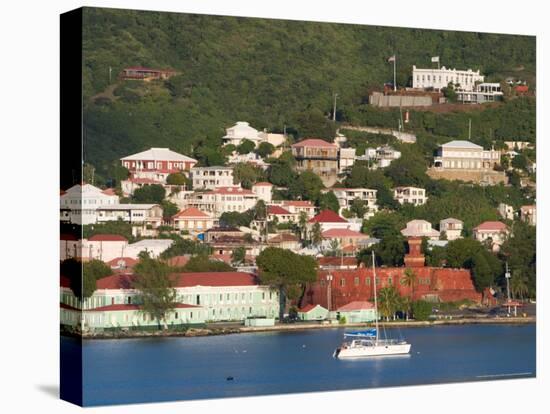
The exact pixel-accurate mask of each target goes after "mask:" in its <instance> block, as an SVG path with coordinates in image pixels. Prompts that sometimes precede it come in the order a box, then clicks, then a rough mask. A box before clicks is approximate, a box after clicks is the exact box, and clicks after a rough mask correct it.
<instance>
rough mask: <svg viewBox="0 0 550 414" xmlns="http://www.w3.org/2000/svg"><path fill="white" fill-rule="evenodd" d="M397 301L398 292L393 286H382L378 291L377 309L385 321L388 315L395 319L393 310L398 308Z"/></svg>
mask: <svg viewBox="0 0 550 414" xmlns="http://www.w3.org/2000/svg"><path fill="white" fill-rule="evenodd" d="M399 301H400V297H399V294H398V293H397V290H395V288H394V287H393V286H392V287H385V288H382V289H380V291H379V292H378V310H379V311H380V314H381V315H382V316H384V317H385V318H386V320H387V321H389V320H390V316H392V317H394V319H395V312H397V309H398V308H399Z"/></svg>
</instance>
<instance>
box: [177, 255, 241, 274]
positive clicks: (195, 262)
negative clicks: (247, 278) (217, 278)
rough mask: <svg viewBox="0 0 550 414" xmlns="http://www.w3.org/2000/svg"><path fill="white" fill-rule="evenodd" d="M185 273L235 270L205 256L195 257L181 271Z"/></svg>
mask: <svg viewBox="0 0 550 414" xmlns="http://www.w3.org/2000/svg"><path fill="white" fill-rule="evenodd" d="M180 270H181V271H182V272H184V273H193V272H231V271H233V270H235V269H234V268H233V267H231V266H229V265H228V264H227V263H225V262H222V261H219V260H212V259H210V258H209V257H208V256H206V255H204V254H199V255H196V256H193V257H191V258H190V259H189V261H188V262H187V263H186V264H185V266H183V267H182V268H181V269H180Z"/></svg>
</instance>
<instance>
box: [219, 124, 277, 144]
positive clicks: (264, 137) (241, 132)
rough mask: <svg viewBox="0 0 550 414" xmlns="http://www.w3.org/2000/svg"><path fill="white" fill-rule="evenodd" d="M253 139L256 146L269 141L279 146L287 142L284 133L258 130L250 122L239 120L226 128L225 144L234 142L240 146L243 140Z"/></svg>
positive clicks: (223, 138)
mask: <svg viewBox="0 0 550 414" xmlns="http://www.w3.org/2000/svg"><path fill="white" fill-rule="evenodd" d="M245 139H247V140H249V141H252V142H253V143H254V144H255V145H256V147H257V146H258V145H260V143H262V142H269V143H270V144H271V145H273V146H274V147H278V146H279V145H282V144H283V143H284V142H285V136H284V135H283V134H272V133H269V132H267V131H266V130H264V131H261V132H260V131H258V130H257V129H256V128H253V127H251V126H250V124H249V123H248V122H237V123H236V124H235V125H233V126H232V127H229V128H227V129H226V130H225V135H224V136H223V137H222V140H223V144H224V145H228V144H233V145H235V146H239V145H240V144H241V143H242V141H243V140H245Z"/></svg>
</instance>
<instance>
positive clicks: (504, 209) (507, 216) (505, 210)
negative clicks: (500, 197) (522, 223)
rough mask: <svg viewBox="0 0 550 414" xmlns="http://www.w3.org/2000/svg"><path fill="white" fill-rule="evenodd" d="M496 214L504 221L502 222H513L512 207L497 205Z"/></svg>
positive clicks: (503, 204) (502, 204)
mask: <svg viewBox="0 0 550 414" xmlns="http://www.w3.org/2000/svg"><path fill="white" fill-rule="evenodd" d="M498 214H500V216H501V217H502V218H503V219H504V220H513V219H514V207H512V206H511V205H509V204H505V203H500V204H499V205H498Z"/></svg>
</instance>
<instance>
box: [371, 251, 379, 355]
mask: <svg viewBox="0 0 550 414" xmlns="http://www.w3.org/2000/svg"><path fill="white" fill-rule="evenodd" d="M372 279H373V286H374V310H375V312H376V315H375V317H374V326H375V328H376V343H377V344H378V300H377V298H376V265H375V263H374V250H373V251H372Z"/></svg>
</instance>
